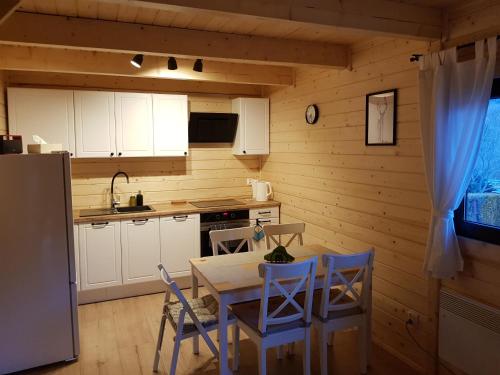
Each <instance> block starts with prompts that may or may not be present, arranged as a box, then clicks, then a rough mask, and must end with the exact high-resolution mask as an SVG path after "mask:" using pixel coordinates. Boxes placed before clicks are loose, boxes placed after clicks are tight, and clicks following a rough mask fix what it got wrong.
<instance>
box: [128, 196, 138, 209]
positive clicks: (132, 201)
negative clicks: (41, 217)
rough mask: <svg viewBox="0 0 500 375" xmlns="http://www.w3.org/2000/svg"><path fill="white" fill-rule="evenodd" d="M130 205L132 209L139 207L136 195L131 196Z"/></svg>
mask: <svg viewBox="0 0 500 375" xmlns="http://www.w3.org/2000/svg"><path fill="white" fill-rule="evenodd" d="M128 205H129V206H130V207H134V206H137V200H136V198H135V195H131V196H130V200H129V202H128Z"/></svg>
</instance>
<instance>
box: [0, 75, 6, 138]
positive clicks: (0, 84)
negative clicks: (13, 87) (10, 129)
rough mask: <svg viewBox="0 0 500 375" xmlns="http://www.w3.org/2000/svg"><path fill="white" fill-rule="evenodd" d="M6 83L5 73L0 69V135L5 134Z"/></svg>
mask: <svg viewBox="0 0 500 375" xmlns="http://www.w3.org/2000/svg"><path fill="white" fill-rule="evenodd" d="M6 88H7V83H6V74H5V72H3V71H0V135H3V134H7V90H6Z"/></svg>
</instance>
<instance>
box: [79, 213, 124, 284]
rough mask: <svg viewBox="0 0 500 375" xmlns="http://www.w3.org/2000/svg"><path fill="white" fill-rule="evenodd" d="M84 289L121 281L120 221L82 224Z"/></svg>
mask: <svg viewBox="0 0 500 375" xmlns="http://www.w3.org/2000/svg"><path fill="white" fill-rule="evenodd" d="M78 237H79V241H80V270H81V274H80V280H81V283H82V285H81V290H87V289H95V288H102V287H108V286H115V285H121V283H122V270H121V264H122V260H121V255H122V252H121V244H120V222H118V221H115V222H102V223H101V222H100V223H93V224H80V225H79V233H78Z"/></svg>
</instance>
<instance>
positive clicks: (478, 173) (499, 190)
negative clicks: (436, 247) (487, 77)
mask: <svg viewBox="0 0 500 375" xmlns="http://www.w3.org/2000/svg"><path fill="white" fill-rule="evenodd" d="M455 227H456V230H457V234H459V235H462V236H465V237H471V238H475V239H478V240H482V241H486V242H492V243H496V244H500V79H496V80H495V81H494V83H493V90H492V95H491V99H490V103H489V106H488V112H487V115H486V124H485V133H484V136H483V141H482V143H481V147H480V149H479V156H478V159H477V162H476V165H475V167H474V171H473V174H472V180H471V183H470V185H469V188H468V189H467V192H466V194H465V198H464V200H463V202H462V204H461V205H460V207H459V208H458V209H457V211H455Z"/></svg>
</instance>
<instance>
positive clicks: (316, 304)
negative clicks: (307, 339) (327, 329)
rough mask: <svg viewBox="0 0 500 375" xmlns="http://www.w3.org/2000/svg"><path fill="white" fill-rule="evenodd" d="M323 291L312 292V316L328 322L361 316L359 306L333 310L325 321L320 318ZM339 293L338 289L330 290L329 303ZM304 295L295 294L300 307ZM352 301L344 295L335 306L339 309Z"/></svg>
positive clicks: (361, 311) (361, 310)
mask: <svg viewBox="0 0 500 375" xmlns="http://www.w3.org/2000/svg"><path fill="white" fill-rule="evenodd" d="M322 293H323V290H322V289H317V290H315V291H314V299H313V308H312V314H313V315H314V316H315V317H317V318H318V319H320V320H322V321H328V320H333V319H339V318H345V317H346V316H353V315H359V314H363V313H364V311H363V309H362V308H361V307H360V306H355V307H351V308H348V309H344V310H333V311H329V312H328V316H327V318H326V319H323V318H322V317H321V297H322ZM340 293H341V291H340V290H339V289H336V288H333V289H330V301H331V300H333V299H334V298H335V297H337V296H338V295H339V294H340ZM304 299H305V293H299V294H297V297H296V300H297V302H298V303H300V304H301V305H303V304H304ZM352 302H354V300H353V299H352V298H351V297H349V296H348V295H344V296H343V297H342V298H341V299H340V300H339V301H338V302H337V303H336V304H335V305H336V306H338V307H341V306H342V304H347V303H352Z"/></svg>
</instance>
